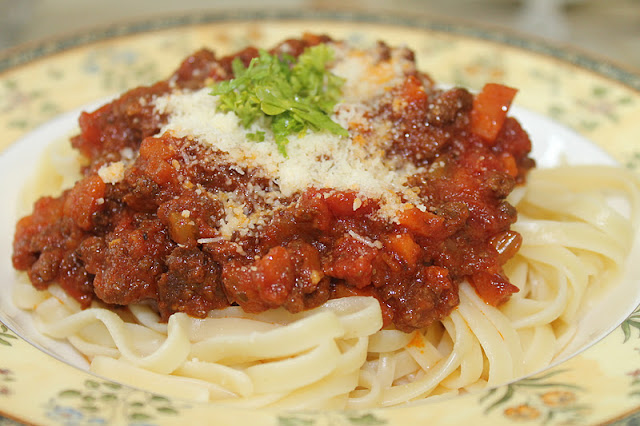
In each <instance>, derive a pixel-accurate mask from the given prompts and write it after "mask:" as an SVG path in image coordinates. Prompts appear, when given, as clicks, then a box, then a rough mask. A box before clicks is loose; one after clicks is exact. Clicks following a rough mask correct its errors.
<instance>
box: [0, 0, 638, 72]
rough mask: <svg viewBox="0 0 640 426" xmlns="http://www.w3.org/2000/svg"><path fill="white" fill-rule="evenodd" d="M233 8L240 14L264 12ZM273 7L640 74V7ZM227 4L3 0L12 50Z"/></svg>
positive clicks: (302, 2)
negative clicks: (466, 35)
mask: <svg viewBox="0 0 640 426" xmlns="http://www.w3.org/2000/svg"><path fill="white" fill-rule="evenodd" d="M265 4H266V3H264V2H263V0H234V2H233V7H234V9H236V10H238V9H242V8H256V7H262V8H264V7H265V6H264V5H265ZM269 6H270V7H277V8H305V9H307V10H308V9H313V8H316V9H325V10H326V9H337V8H340V9H349V10H364V11H367V12H369V13H376V12H380V13H389V12H396V13H405V14H406V13H410V14H412V15H414V16H415V15H416V14H421V15H424V16H430V17H436V18H442V19H449V20H451V19H455V20H457V21H463V22H465V21H466V22H469V23H470V24H474V25H485V26H490V27H492V28H502V29H505V30H508V31H517V32H518V33H520V34H525V35H532V36H535V37H538V38H543V39H547V40H549V41H552V42H554V43H556V44H558V45H560V46H567V47H571V48H577V49H579V50H581V51H583V52H587V53H590V54H593V55H595V56H596V57H599V58H602V59H603V60H606V61H608V62H612V63H614V64H616V65H619V66H622V67H624V68H627V69H631V70H635V71H637V72H640V53H639V52H640V0H449V1H446V2H445V1H440V0H394V1H393V2H392V3H391V2H389V1H388V0H276V1H270V2H269ZM227 9H229V6H228V2H227V1H225V0H181V1H179V2H174V1H172V0H137V1H135V2H132V1H130V0H110V1H109V2H102V1H97V0H95V1H94V0H0V11H2V13H0V54H2V52H3V50H6V49H12V48H13V49H15V48H16V47H17V46H20V45H23V44H28V43H33V42H37V41H38V40H45V39H48V38H51V37H58V36H64V35H69V34H73V33H77V32H82V31H90V30H91V29H92V28H98V27H104V26H108V25H111V24H114V23H119V22H124V21H132V20H133V21H134V20H137V19H147V18H149V17H154V16H167V15H172V14H177V13H189V12H195V11H211V10H227Z"/></svg>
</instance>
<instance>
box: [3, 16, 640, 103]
mask: <svg viewBox="0 0 640 426" xmlns="http://www.w3.org/2000/svg"><path fill="white" fill-rule="evenodd" d="M292 19H295V20H309V21H312V20H315V21H321V20H326V21H336V22H355V23H363V24H380V25H395V26H403V27H412V28H419V29H422V30H429V31H434V32H442V33H448V34H456V35H459V36H465V37H469V38H473V39H481V40H485V41H490V42H495V43H500V44H504V45H507V46H511V47H516V48H519V49H523V50H527V51H529V52H533V53H537V54H542V55H545V56H548V57H552V58H555V59H558V60H561V61H563V62H566V63H569V64H572V65H575V66H578V67H580V68H582V69H586V70H589V71H591V72H594V73H596V74H599V75H601V76H604V77H607V78H609V79H612V80H615V81H617V82H619V83H622V84H624V85H626V86H628V87H630V88H632V89H634V90H635V91H638V92H640V70H636V69H633V68H632V67H629V66H623V65H620V64H617V63H615V61H614V60H611V59H608V58H603V57H599V55H597V54H594V53H591V52H585V51H582V50H581V49H580V48H578V47H576V46H571V45H567V44H563V43H559V42H552V41H548V40H545V39H543V38H541V37H536V36H533V35H525V34H522V33H519V32H517V31H514V30H509V29H506V28H496V27H494V26H490V25H483V24H479V23H471V22H468V21H465V20H463V19H455V20H454V19H446V18H442V17H436V16H434V15H427V14H420V15H418V16H415V15H413V16H410V15H407V14H403V13H400V12H398V11H394V12H391V13H389V14H386V13H385V14H381V13H380V12H366V11H359V10H349V9H346V8H344V9H339V10H325V9H322V8H319V9H317V8H315V9H314V8H312V9H309V10H302V9H296V8H291V9H272V10H266V9H251V8H246V9H245V8H243V9H239V10H203V11H199V12H197V11H196V12H189V13H184V14H167V15H157V16H155V17H150V18H143V19H134V20H131V21H128V22H119V23H114V24H111V25H106V26H99V27H96V28H93V29H85V30H79V31H76V32H73V33H70V34H67V35H62V36H57V37H53V38H51V39H49V40H44V39H41V40H35V41H32V42H27V43H25V44H21V45H17V46H15V47H12V48H9V49H7V50H6V51H4V52H0V75H2V74H3V73H5V72H7V71H10V70H13V69H15V68H17V67H19V66H21V65H26V64H28V63H30V62H33V61H36V60H39V59H42V58H45V57H47V56H50V55H54V54H56V53H60V52H63V51H65V50H69V49H73V48H76V47H81V46H84V45H88V44H91V43H95V42H99V41H104V40H111V39H114V38H118V37H125V36H131V35H135V34H141V33H148V32H153V31H161V30H167V29H173V28H182V27H189V26H195V25H206V24H213V23H221V22H230V21H245V22H246V21H268V20H278V21H284V20H292Z"/></svg>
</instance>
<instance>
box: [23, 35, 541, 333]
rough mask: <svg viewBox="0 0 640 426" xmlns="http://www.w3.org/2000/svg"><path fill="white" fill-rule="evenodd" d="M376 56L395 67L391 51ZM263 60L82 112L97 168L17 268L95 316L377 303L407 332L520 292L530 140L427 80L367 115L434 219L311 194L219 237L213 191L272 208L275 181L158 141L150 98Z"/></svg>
mask: <svg viewBox="0 0 640 426" xmlns="http://www.w3.org/2000/svg"><path fill="white" fill-rule="evenodd" d="M327 41H329V39H328V38H327V37H318V36H310V35H305V36H304V37H303V38H301V39H299V40H288V41H286V42H284V43H282V44H281V45H279V46H277V47H276V48H274V49H273V50H272V51H273V52H281V51H286V52H287V53H289V54H291V55H294V56H297V55H299V54H300V53H301V52H302V51H303V49H304V48H305V47H307V46H310V45H314V44H317V43H321V42H327ZM377 49H378V50H379V53H380V54H379V60H380V61H385V60H388V58H389V55H390V54H389V51H390V48H389V47H388V46H386V45H384V44H382V43H381V44H380V45H379V46H378V47H377ZM257 53H258V51H257V50H256V49H254V48H248V49H245V50H243V51H241V52H239V53H238V54H236V55H232V56H227V57H223V58H217V57H216V55H215V54H214V53H213V52H211V51H209V50H200V51H198V52H196V53H194V54H193V55H192V56H190V57H188V58H187V59H185V60H184V62H183V63H182V64H181V65H180V67H179V69H178V70H177V71H176V72H175V73H174V74H173V75H172V76H171V77H170V78H169V79H167V80H166V81H162V82H159V83H156V84H154V85H152V86H149V87H140V88H136V89H133V90H131V91H129V92H127V93H125V94H124V95H122V96H121V97H120V98H119V99H117V100H115V101H113V102H111V103H109V104H107V105H105V106H104V107H102V108H100V109H98V110H97V111H94V112H92V113H83V114H82V115H81V116H80V119H79V124H80V129H81V133H80V134H79V135H78V136H75V137H74V138H72V144H73V146H74V147H75V148H76V149H78V150H79V151H80V152H81V153H82V154H83V155H84V156H86V157H87V158H88V159H89V160H90V163H89V165H88V166H87V167H86V168H85V169H84V178H83V179H82V180H80V181H79V182H78V183H77V184H76V185H75V186H74V187H73V188H71V189H69V190H66V191H65V192H64V193H63V194H62V195H61V196H59V197H43V198H42V199H40V200H39V201H38V202H37V203H36V204H35V206H34V210H33V213H32V214H31V215H30V216H27V217H25V218H23V219H21V220H20V221H19V222H18V224H17V226H16V233H15V238H14V244H13V250H14V251H13V257H12V260H13V265H14V267H15V268H16V269H19V270H24V271H27V273H28V276H29V278H30V280H31V282H32V283H33V285H34V286H35V287H36V288H38V289H45V288H47V287H48V286H49V285H50V284H52V283H58V284H59V285H60V286H61V287H62V288H63V289H64V290H65V291H67V292H68V294H70V295H71V296H73V297H74V298H76V299H77V300H78V301H79V302H80V303H81V304H82V306H83V307H87V306H89V304H90V303H91V301H92V300H94V299H99V300H101V301H103V302H105V303H107V304H112V305H128V304H131V303H147V304H150V305H152V306H153V307H154V308H155V309H157V311H158V312H159V313H160V315H161V317H162V319H163V320H167V319H168V317H169V316H170V315H171V314H172V313H174V312H186V313H187V314H189V315H193V316H197V317H203V316H205V315H206V313H207V312H208V311H209V310H212V309H220V308H224V307H227V306H230V305H240V306H241V307H242V308H243V309H244V310H245V311H247V312H260V311H263V310H266V309H271V308H277V307H281V306H282V307H284V308H285V309H287V310H289V311H291V312H299V311H303V310H307V309H311V308H314V307H317V306H319V305H321V304H322V303H324V302H325V301H326V300H328V299H330V298H338V297H348V296H353V295H368V296H373V297H376V298H377V299H378V300H379V302H380V304H381V307H382V310H383V315H384V318H385V323H386V324H391V323H392V324H394V325H395V327H397V328H398V329H400V330H402V331H406V332H409V331H412V330H414V329H417V328H422V327H425V326H428V325H429V324H431V323H432V322H434V321H437V320H439V319H441V318H443V317H444V316H446V315H448V314H449V313H450V312H451V310H452V309H453V308H454V307H455V306H456V305H457V304H458V302H459V299H458V284H459V283H460V282H461V280H463V279H468V280H469V281H470V282H471V283H472V284H473V285H474V286H475V288H476V290H477V291H478V293H479V294H480V295H481V296H482V297H483V298H484V299H485V300H486V301H487V302H488V303H492V304H499V303H501V302H503V301H504V300H506V299H507V298H508V297H509V296H510V294H512V293H513V292H515V291H517V289H516V288H515V287H514V286H512V285H511V284H510V283H509V281H508V279H507V278H506V277H505V276H504V274H503V272H502V265H503V264H504V262H505V261H506V260H508V259H509V258H510V257H512V256H513V255H514V254H515V251H516V250H517V248H518V246H519V243H520V237H519V235H518V234H516V233H515V232H513V231H511V230H510V225H511V224H513V223H514V222H515V220H516V211H515V210H514V208H513V207H512V206H510V205H509V204H508V203H507V202H506V201H505V197H506V196H507V194H509V192H510V191H511V190H512V189H513V188H514V186H515V185H516V184H519V183H523V182H524V179H525V175H526V172H527V170H528V169H530V168H531V167H533V160H531V159H530V158H529V157H528V154H529V151H530V149H531V146H530V141H529V138H528V136H527V134H526V133H525V132H524V131H523V129H522V128H521V127H520V125H519V124H518V122H517V121H516V120H515V119H513V118H506V120H505V122H504V124H503V125H502V128H501V129H500V131H499V133H498V135H497V137H496V139H495V140H494V141H491V143H487V141H486V140H483V139H482V138H481V137H479V136H477V135H475V134H474V133H473V132H472V129H471V124H470V115H471V110H472V108H473V102H474V96H473V95H472V94H471V93H469V92H468V91H467V90H465V89H461V88H453V89H450V90H440V89H436V88H435V87H434V86H433V84H432V82H431V80H430V79H429V78H428V77H427V76H426V75H424V74H420V73H409V74H408V75H407V76H406V79H405V80H404V82H403V83H402V84H400V85H399V86H398V87H396V88H395V89H394V90H393V91H392V92H391V93H390V94H388V95H387V97H386V99H387V101H386V102H382V103H380V105H379V107H378V109H377V110H376V111H375V114H370V116H369V117H368V118H369V119H371V120H375V119H376V118H378V117H383V118H384V119H385V120H387V121H388V122H389V123H391V124H392V128H393V131H392V132H391V133H390V134H391V135H392V137H391V139H392V140H390V141H389V144H388V148H387V150H386V152H385V153H384V155H385V156H386V157H387V158H389V159H398V161H405V162H406V161H408V162H412V163H414V164H415V165H416V166H417V167H420V169H418V170H419V171H418V172H417V173H415V174H414V175H413V176H411V177H410V178H409V181H408V185H409V186H410V187H413V188H415V191H416V192H417V193H418V194H419V196H420V198H421V199H422V200H423V201H424V202H425V204H426V205H428V206H429V208H428V209H426V210H425V209H419V208H412V209H405V210H402V211H399V212H398V218H397V221H395V222H392V221H389V220H384V219H383V218H381V217H380V216H379V215H376V214H375V213H376V211H377V209H378V208H379V205H378V204H377V203H376V201H375V200H371V199H366V200H365V201H364V202H363V203H362V204H361V205H358V204H354V203H356V198H357V194H355V193H354V192H350V191H327V190H326V189H318V188H308V189H307V190H305V191H302V192H301V193H299V194H296V195H295V196H291V197H288V198H286V199H282V200H279V203H280V204H281V205H282V208H281V209H279V210H278V211H277V212H275V213H274V214H273V215H272V217H270V218H269V220H268V221H267V223H265V224H264V225H263V226H261V228H260V229H259V231H258V232H256V233H251V234H249V235H245V236H242V235H236V236H235V237H234V238H233V239H231V240H229V239H225V238H220V232H219V223H220V220H221V219H223V218H224V217H225V207H224V204H223V202H222V201H221V200H220V199H219V198H216V196H215V195H212V194H218V193H220V192H221V191H226V192H230V193H233V194H235V196H236V197H237V198H238V199H239V200H241V201H242V203H243V205H244V209H245V210H246V211H248V212H251V211H255V210H257V209H260V208H261V207H263V204H264V200H263V199H261V198H260V197H258V196H256V193H257V192H256V188H257V189H260V190H261V191H266V192H268V191H270V188H273V185H274V182H271V181H270V180H269V179H265V178H264V177H262V176H261V175H260V174H258V173H252V172H251V171H248V170H245V171H239V170H238V169H237V167H235V166H234V165H233V164H229V163H228V162H225V160H224V156H223V155H222V154H223V153H221V152H219V151H216V150H215V149H213V148H212V147H207V146H203V145H200V144H198V143H197V142H195V141H194V140H192V138H180V137H174V136H172V135H169V134H163V135H158V132H159V130H160V129H161V127H162V125H163V123H164V120H165V119H166V117H163V116H162V115H159V114H157V113H156V112H155V111H154V108H153V100H154V98H156V97H158V96H161V95H163V94H166V93H168V92H170V91H171V90H175V89H176V88H184V89H196V88H201V87H203V86H204V85H206V84H208V82H211V81H217V80H222V79H228V78H231V77H232V70H231V65H230V64H231V61H232V59H233V57H234V56H239V57H240V58H241V59H242V60H243V62H244V63H245V64H248V63H249V61H250V60H251V58H252V57H255V56H256V55H257ZM132 152H133V153H135V155H133V156H131V155H130V154H131V153H132ZM127 153H128V154H127ZM127 155H129V156H131V157H132V158H133V159H130V160H128V161H130V164H129V165H128V167H127V169H126V171H125V175H124V178H123V179H121V180H119V181H117V182H114V183H105V182H104V181H103V179H101V178H100V176H99V175H98V174H97V172H98V170H100V168H101V167H102V166H104V165H105V164H108V163H110V162H114V161H119V160H122V159H123V158H124V157H127ZM355 206H357V208H356V207H355ZM372 242H374V243H372Z"/></svg>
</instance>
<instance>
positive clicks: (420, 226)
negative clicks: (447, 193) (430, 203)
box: [398, 207, 445, 238]
mask: <svg viewBox="0 0 640 426" xmlns="http://www.w3.org/2000/svg"><path fill="white" fill-rule="evenodd" d="M398 222H399V223H400V225H402V226H404V227H406V228H407V229H409V230H410V231H411V232H413V233H415V234H418V235H421V236H423V237H429V238H440V237H441V236H442V234H443V232H444V231H445V226H444V219H443V218H441V217H440V216H438V215H435V214H433V213H431V212H429V211H426V210H425V211H422V210H420V209H418V208H417V207H411V208H409V209H406V210H402V211H400V212H398Z"/></svg>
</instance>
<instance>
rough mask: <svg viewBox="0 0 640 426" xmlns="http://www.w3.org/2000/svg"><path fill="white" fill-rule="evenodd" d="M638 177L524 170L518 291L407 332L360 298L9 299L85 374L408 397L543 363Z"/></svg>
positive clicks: (472, 302) (233, 388) (465, 304)
mask: <svg viewBox="0 0 640 426" xmlns="http://www.w3.org/2000/svg"><path fill="white" fill-rule="evenodd" d="M49 172H50V170H49ZM49 172H47V173H49ZM49 176H50V173H49ZM47 181H48V182H51V181H52V180H51V179H50V178H49V179H47ZM60 184H61V185H63V182H62V180H60ZM639 187H640V183H639V181H638V178H637V177H636V176H635V175H633V174H632V173H631V172H628V171H625V170H624V169H621V168H615V167H609V166H562V167H558V168H551V169H538V170H533V171H532V172H531V173H530V175H529V177H528V182H527V184H526V185H525V186H523V187H519V188H517V189H516V190H515V191H514V192H513V193H512V194H511V196H510V199H509V201H510V203H511V204H513V205H514V206H515V207H516V208H517V210H518V215H519V216H518V221H517V223H516V224H515V225H514V226H513V230H515V231H518V232H519V233H521V234H522V236H523V241H524V242H523V245H522V247H521V249H520V251H519V253H518V254H517V255H516V256H515V257H514V258H513V259H511V260H510V261H509V262H508V263H507V264H506V265H505V271H506V273H507V275H508V276H509V278H510V280H511V282H512V283H514V284H515V285H516V286H518V287H519V289H520V291H519V292H518V293H516V294H514V295H513V296H512V297H511V299H510V300H509V301H508V302H506V303H504V304H503V305H501V306H499V307H493V306H490V305H488V304H486V303H484V302H483V301H482V300H481V299H480V298H479V297H478V295H477V294H476V293H475V291H474V289H473V287H471V286H470V285H469V284H468V283H466V282H465V283H462V284H461V286H460V305H459V306H458V307H457V308H455V309H454V310H453V312H452V313H451V315H449V316H448V317H446V318H445V319H443V320H442V321H441V322H438V323H436V324H433V325H432V326H430V327H428V328H427V329H424V330H419V331H415V332H413V333H408V334H407V333H403V332H400V331H397V330H394V329H390V328H384V329H382V315H381V310H380V306H379V304H378V302H377V301H376V300H375V299H373V298H368V297H347V298H342V299H335V300H329V301H328V302H327V303H325V304H324V305H322V306H321V307H319V308H316V309H314V310H311V311H306V312H302V313H299V314H291V313H289V312H287V311H285V310H283V309H277V310H271V311H267V312H264V313H261V314H247V313H245V312H243V311H242V310H241V309H240V308H239V307H230V308H227V309H224V310H218V311H212V312H211V313H210V314H209V316H208V317H207V318H204V319H197V318H192V317H189V316H187V315H185V314H183V313H176V314H173V315H172V316H171V317H170V319H169V321H168V323H162V322H160V320H159V317H158V315H157V314H156V313H155V312H154V311H153V310H152V309H151V308H150V307H148V306H144V305H132V306H130V307H128V308H118V309H109V308H107V307H105V306H103V305H100V304H99V303H95V302H94V304H93V306H92V307H91V308H89V309H85V310H82V309H80V306H79V305H78V303H77V302H76V301H75V300H73V299H72V298H71V297H69V296H67V295H66V294H65V292H64V291H62V290H61V289H60V288H57V287H55V286H52V287H50V289H49V290H48V291H44V292H39V291H36V290H34V289H33V287H32V286H31V285H30V284H29V283H28V280H27V279H26V278H25V279H24V280H23V282H21V283H20V284H18V285H17V287H16V289H15V291H14V297H15V303H16V305H17V306H18V307H20V308H22V309H26V310H31V311H33V314H34V315H33V316H34V321H35V323H36V326H37V328H38V329H39V330H40V331H41V332H42V333H43V334H45V335H47V336H50V337H52V338H55V339H62V340H66V341H68V342H69V343H70V344H71V345H73V347H74V348H75V350H77V351H78V352H80V353H81V354H82V355H83V356H84V357H86V359H88V360H89V362H90V370H91V371H93V372H95V373H97V374H99V375H102V376H104V377H108V378H110V379H113V380H115V381H118V382H121V383H126V384H131V385H134V386H136V387H139V388H143V389H148V390H151V391H153V392H155V393H160V394H165V395H168V396H175V397H179V398H187V399H190V400H194V401H210V402H218V403H222V404H227V405H237V406H243V407H251V408H258V407H274V408H281V407H287V408H311V407H313V408H349V409H360V408H368V407H386V406H395V405H399V404H407V403H411V402H414V401H423V400H424V399H425V398H435V397H438V396H443V395H446V396H448V395H455V394H459V393H463V392H469V391H473V390H477V389H481V388H485V387H487V386H494V385H499V384H502V383H505V382H508V381H510V380H513V379H515V378H518V377H522V376H525V375H527V374H530V373H532V372H536V371H539V370H541V369H543V368H545V367H546V366H548V365H549V364H550V363H552V362H553V361H554V358H555V357H556V356H557V354H558V353H560V352H561V351H562V350H563V348H565V347H566V346H567V344H568V343H569V342H570V341H571V339H572V337H573V336H574V333H575V331H576V327H577V326H578V323H579V320H580V318H581V316H582V315H583V313H584V311H585V309H587V308H588V307H589V304H590V303H592V302H593V300H594V299H595V295H597V294H601V293H602V292H604V291H607V289H608V288H610V286H612V285H615V284H614V283H615V281H616V276H617V274H619V273H620V271H621V270H622V268H623V265H624V263H625V259H626V257H627V255H628V253H629V251H630V250H631V246H632V244H633V239H634V235H635V233H636V225H637V223H636V222H637V220H636V219H635V218H636V217H637V216H638V212H639V211H640V209H639V207H640V200H639V199H638V189H639ZM36 195H38V194H36ZM612 198H615V199H616V200H617V199H624V210H627V211H626V212H623V213H621V212H620V211H619V210H620V209H619V208H618V207H619V206H618V205H616V207H615V208H614V207H613V204H615V203H612V201H611V200H612ZM614 201H615V200H614Z"/></svg>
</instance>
